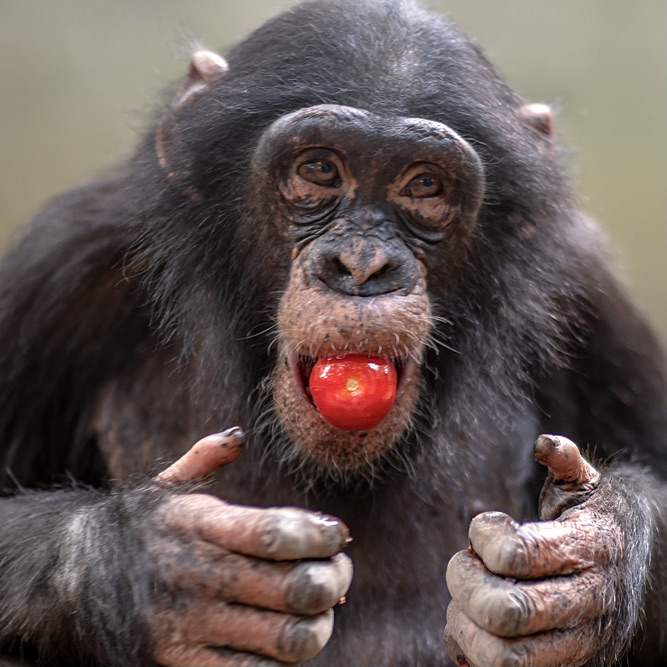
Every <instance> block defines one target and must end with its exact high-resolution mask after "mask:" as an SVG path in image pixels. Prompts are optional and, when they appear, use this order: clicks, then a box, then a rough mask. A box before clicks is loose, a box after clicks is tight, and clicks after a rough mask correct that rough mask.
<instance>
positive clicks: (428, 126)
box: [256, 104, 481, 171]
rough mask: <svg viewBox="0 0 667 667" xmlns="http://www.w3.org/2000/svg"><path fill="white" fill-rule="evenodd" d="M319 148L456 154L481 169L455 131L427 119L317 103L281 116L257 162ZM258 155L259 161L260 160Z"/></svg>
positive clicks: (261, 144)
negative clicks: (380, 113) (384, 114)
mask: <svg viewBox="0 0 667 667" xmlns="http://www.w3.org/2000/svg"><path fill="white" fill-rule="evenodd" d="M314 146H321V147H327V148H332V149H334V150H341V151H343V152H344V153H346V154H351V153H352V154H356V155H357V156H364V157H367V158H378V157H386V158H389V157H390V156H394V155H396V154H397V153H400V154H404V155H405V154H410V153H418V154H419V156H420V159H424V160H427V159H429V156H430V155H432V156H433V159H437V158H438V157H441V156H442V155H443V154H447V153H454V154H456V155H457V156H458V160H459V161H460V160H461V159H463V161H464V162H466V163H468V166H469V167H473V169H474V170H476V171H477V170H481V164H480V161H479V158H478V156H477V154H476V152H475V151H474V149H473V148H472V146H470V144H468V142H467V141H465V139H463V138H462V137H461V136H460V135H458V134H457V133H456V132H455V131H454V130H452V129H451V128H450V127H448V126H447V125H445V124H444V123H439V122H437V121H433V120H428V119H425V118H406V117H401V116H382V115H379V114H375V113H372V112H370V111H366V110H365V109H358V108H356V107H348V106H339V105H335V104H321V105H317V106H312V107H307V108H304V109H298V110H297V111H293V112H291V113H289V114H286V115H284V116H281V117H280V118H278V120H276V121H274V122H273V123H272V124H271V125H270V126H269V127H268V128H267V130H266V131H265V132H264V134H263V135H262V138H261V139H260V142H259V144H258V147H257V151H256V158H259V159H261V160H262V163H263V164H266V160H268V161H269V162H270V161H271V160H272V158H274V159H275V158H276V157H280V158H281V159H282V158H284V157H285V156H286V155H289V154H290V153H298V152H300V151H301V150H303V149H306V148H310V147H314ZM260 156H261V157H260Z"/></svg>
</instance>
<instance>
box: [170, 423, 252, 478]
mask: <svg viewBox="0 0 667 667" xmlns="http://www.w3.org/2000/svg"><path fill="white" fill-rule="evenodd" d="M244 440H245V434H244V433H243V431H242V430H241V429H240V428H239V427H238V426H233V427H232V428H228V429H227V430H226V431H223V432H222V433H214V434H213V435H208V436H206V437H205V438H202V439H201V440H199V441H198V442H196V443H195V444H194V445H193V446H192V447H191V448H190V449H189V450H188V451H187V452H186V453H185V454H183V456H181V458H180V459H178V461H176V462H174V463H172V464H171V465H170V466H169V467H168V468H167V469H166V470H163V471H162V472H161V473H160V474H159V475H158V476H157V479H158V481H160V482H166V483H167V484H174V485H176V484H185V483H187V482H196V481H198V480H204V479H207V478H209V477H211V476H212V475H213V474H214V473H215V471H216V470H217V469H218V468H220V467H221V466H225V465H227V464H228V463H231V462H232V461H234V460H235V459H236V457H237V456H238V455H239V454H240V453H241V451H242V450H243V443H244Z"/></svg>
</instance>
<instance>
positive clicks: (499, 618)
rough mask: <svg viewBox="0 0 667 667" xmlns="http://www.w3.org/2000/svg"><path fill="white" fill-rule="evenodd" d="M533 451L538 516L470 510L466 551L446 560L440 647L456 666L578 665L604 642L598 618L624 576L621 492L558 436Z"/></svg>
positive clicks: (607, 626) (606, 626) (606, 630)
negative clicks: (543, 476)
mask: <svg viewBox="0 0 667 667" xmlns="http://www.w3.org/2000/svg"><path fill="white" fill-rule="evenodd" d="M535 456H536V459H537V460H538V461H539V462H540V463H542V464H543V465H546V466H548V468H549V475H548V479H547V481H546V483H545V485H544V488H543V490H542V494H541V496H540V518H541V519H544V521H541V522H534V523H524V524H519V523H516V522H515V521H513V520H512V519H511V518H510V517H509V516H507V515H506V514H502V513H500V512H486V513H484V514H480V515H478V516H477V517H475V518H474V519H473V521H472V523H471V526H470V531H469V537H470V543H471V546H470V548H469V549H468V550H467V551H461V552H459V553H457V554H456V555H455V556H454V557H453V558H452V559H451V561H450V563H449V566H448V569H447V585H448V587H449V590H450V593H451V595H452V602H451V603H450V606H449V609H448V610H447V627H446V628H445V645H446V648H447V652H448V653H449V654H450V656H451V657H452V658H454V659H455V660H457V661H458V663H459V664H460V665H480V666H485V667H491V666H494V665H552V666H557V665H567V666H575V665H582V664H584V663H585V662H587V661H588V660H589V659H591V658H592V657H593V656H596V655H598V654H599V653H600V651H601V650H602V648H603V647H604V645H605V643H606V642H607V641H608V640H609V636H608V635H609V634H610V630H611V629H612V628H613V623H607V622H605V620H608V619H605V616H606V615H607V614H608V613H609V612H610V611H611V610H612V609H613V608H614V605H615V599H616V596H617V595H618V594H619V593H620V592H621V591H624V589H625V588H627V587H628V586H631V585H632V583H633V582H630V581H627V580H625V579H624V577H626V579H627V576H626V574H624V572H625V571H624V569H623V567H622V565H621V561H622V559H623V558H624V556H625V555H627V554H624V549H625V542H624V535H623V530H622V527H621V523H623V522H627V521H628V520H630V521H631V520H632V519H631V517H628V516H627V513H628V512H629V510H628V509H627V508H624V502H623V494H622V493H617V489H616V488H614V487H613V486H612V485H611V484H609V483H607V482H606V480H605V479H601V477H600V475H599V474H598V472H597V471H596V470H595V469H594V468H593V467H592V466H590V465H589V464H588V463H587V462H586V461H585V460H584V459H583V458H582V457H581V455H580V453H579V450H578V448H577V447H576V445H575V444H574V443H572V442H571V441H569V440H567V439H566V438H560V437H555V436H544V435H543V436H540V437H539V438H538V440H537V442H536V443H535ZM624 513H625V514H626V516H624ZM547 519H548V520H547ZM641 583H643V582H641ZM624 630H625V631H627V628H624Z"/></svg>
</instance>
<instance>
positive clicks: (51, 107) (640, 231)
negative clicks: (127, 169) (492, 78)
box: [0, 0, 667, 340]
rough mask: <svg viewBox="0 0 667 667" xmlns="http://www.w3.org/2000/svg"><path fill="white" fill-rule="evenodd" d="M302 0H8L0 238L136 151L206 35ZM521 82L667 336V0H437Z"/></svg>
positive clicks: (0, 36) (0, 66)
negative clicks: (551, 124) (552, 116)
mask: <svg viewBox="0 0 667 667" xmlns="http://www.w3.org/2000/svg"><path fill="white" fill-rule="evenodd" d="M292 4H294V3H293V2H292V1H291V0H251V1H248V0H246V1H240V0H187V2H185V1H177V0H52V1H48V2H47V1H46V0H43V1H42V2H40V1H38V0H33V1H26V0H0V84H1V86H2V88H1V93H0V245H3V246H4V245H5V244H6V243H7V241H8V239H9V238H10V235H11V233H12V232H13V231H14V230H15V229H16V227H17V226H18V225H19V224H20V222H21V221H22V220H24V219H25V218H27V217H28V216H30V215H31V214H32V213H34V212H35V211H36V210H37V209H38V208H39V206H40V203H41V202H43V200H44V199H45V198H46V197H48V196H49V195H52V194H54V193H56V192H58V191H60V190H62V189H64V188H68V187H71V186H74V185H77V184H79V183H80V182H82V181H84V180H86V179H87V178H89V177H91V176H93V175H95V173H97V172H98V171H99V170H101V169H103V168H104V166H105V165H108V164H110V163H111V162H112V161H113V160H115V159H118V158H119V157H122V156H123V155H124V154H126V153H127V152H129V151H130V150H131V148H132V146H133V144H134V141H135V137H136V136H137V133H138V132H140V131H141V129H142V127H143V126H144V125H145V122H146V119H147V115H146V110H150V109H151V108H152V107H153V105H154V104H155V101H156V100H157V93H158V91H159V90H160V88H161V87H162V86H163V85H164V84H166V83H168V82H169V81H171V80H172V79H174V78H176V77H179V76H180V75H181V73H182V72H183V71H184V68H185V65H186V63H187V54H188V52H189V49H190V44H191V43H192V41H193V40H194V39H197V40H200V41H201V42H202V43H203V44H204V45H206V46H209V47H211V48H222V47H225V46H226V45H230V44H232V43H234V42H236V41H238V40H240V39H241V38H242V37H243V36H244V35H246V34H247V33H248V32H249V31H250V30H252V29H253V28H254V27H256V26H258V25H259V24H260V23H261V22H262V21H263V20H265V19H267V18H269V17H270V16H272V15H274V14H276V13H278V12H279V11H281V10H282V9H284V8H286V7H289V6H290V5H292ZM426 4H428V5H429V6H431V7H432V8H434V9H436V10H438V11H441V12H443V13H447V14H448V15H449V16H450V17H451V18H453V19H454V20H455V21H456V22H457V23H459V25H461V26H462V27H463V28H464V30H466V32H468V33H469V34H470V35H471V36H473V37H474V38H475V39H476V40H477V41H478V42H479V43H481V44H482V45H483V46H484V48H485V49H486V51H487V53H489V55H490V56H491V59H492V60H493V61H494V62H495V63H496V64H497V65H498V67H499V68H500V70H501V71H502V72H503V73H504V74H505V76H506V77H507V78H508V80H509V81H510V83H511V84H512V85H513V86H514V87H516V88H517V89H518V90H519V91H520V92H521V93H523V94H524V95H525V96H526V97H527V98H529V99H530V100H532V101H540V102H548V103H553V104H554V105H555V106H556V108H557V109H558V118H557V125H556V127H557V132H558V133H559V135H560V136H561V137H562V138H563V140H564V141H565V142H566V144H567V145H569V146H570V147H571V148H572V154H571V172H572V174H573V176H574V178H575V181H576V183H577V191H578V193H579V198H580V202H581V205H582V207H583V208H584V209H585V210H586V211H587V212H589V213H590V214H591V215H592V216H594V217H595V218H597V219H598V220H599V221H600V222H601V223H602V224H603V225H604V227H605V228H606V229H607V230H608V232H609V235H610V236H611V238H612V240H613V243H614V245H615V247H616V248H617V249H618V251H619V252H618V257H619V260H620V262H621V265H622V266H623V267H624V270H625V273H626V275H627V276H628V281H629V282H630V284H631V286H632V289H633V291H634V292H635V293H636V294H637V296H638V297H639V299H640V301H641V302H642V304H643V305H644V307H645V308H646V310H648V311H649V314H650V316H651V318H652V319H653V321H654V323H655V324H656V326H657V327H658V328H659V330H660V332H661V335H662V337H663V340H665V338H667V205H666V204H667V200H666V197H665V185H666V181H667V178H666V177H667V150H666V148H667V141H666V132H667V124H666V118H667V113H666V112H667V105H666V102H667V92H666V88H667V87H666V83H665V82H666V74H667V71H666V70H667V58H666V57H665V55H666V54H665V44H666V38H665V37H666V31H665V26H666V21H667V3H665V2H664V0H640V1H639V2H628V0H585V1H582V0H558V2H555V1H554V0H503V1H500V0H430V1H429V2H426Z"/></svg>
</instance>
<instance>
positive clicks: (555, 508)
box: [534, 435, 600, 520]
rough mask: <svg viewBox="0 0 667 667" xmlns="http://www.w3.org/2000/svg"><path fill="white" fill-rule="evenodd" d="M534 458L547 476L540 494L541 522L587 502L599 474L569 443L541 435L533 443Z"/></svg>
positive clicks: (596, 483)
mask: <svg viewBox="0 0 667 667" xmlns="http://www.w3.org/2000/svg"><path fill="white" fill-rule="evenodd" d="M534 451H535V459H536V461H537V462H538V463H541V464H542V465H544V466H547V468H548V470H549V473H548V475H547V479H546V481H545V482H544V486H543V487H542V492H541V493H540V500H539V505H538V511H539V515H540V519H543V520H549V519H556V518H557V517H559V516H560V515H561V514H562V513H563V512H564V511H565V510H566V509H568V508H569V507H573V506H575V505H579V504H581V503H582V502H584V500H586V499H587V498H588V497H589V496H590V495H591V493H592V492H593V491H595V489H597V487H598V483H599V481H600V473H599V472H598V471H597V470H596V469H595V468H594V467H593V466H592V465H591V464H590V463H589V462H588V461H586V459H585V458H584V457H583V456H582V455H581V452H580V451H579V447H577V445H575V444H574V443H573V442H572V441H571V440H568V439H567V438H564V437H563V436H558V435H541V436H539V437H538V438H537V440H536V441H535V447H534Z"/></svg>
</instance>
